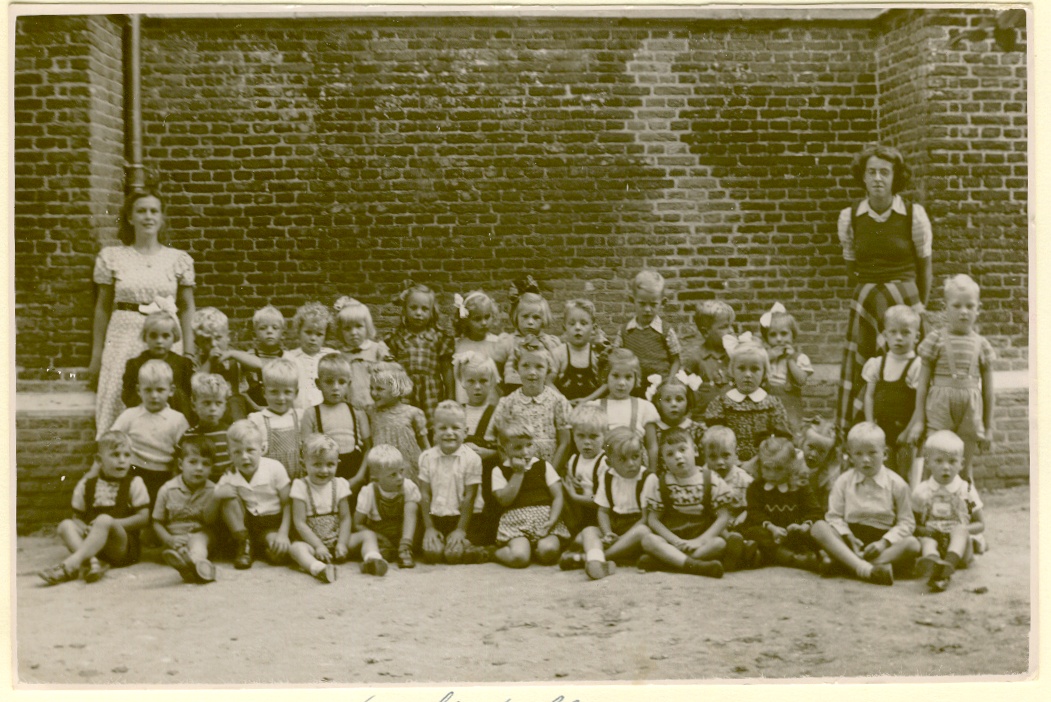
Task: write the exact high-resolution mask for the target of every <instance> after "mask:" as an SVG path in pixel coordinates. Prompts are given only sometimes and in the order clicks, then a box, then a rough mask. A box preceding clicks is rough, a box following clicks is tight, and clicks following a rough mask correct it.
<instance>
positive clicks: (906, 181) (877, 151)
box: [850, 144, 912, 195]
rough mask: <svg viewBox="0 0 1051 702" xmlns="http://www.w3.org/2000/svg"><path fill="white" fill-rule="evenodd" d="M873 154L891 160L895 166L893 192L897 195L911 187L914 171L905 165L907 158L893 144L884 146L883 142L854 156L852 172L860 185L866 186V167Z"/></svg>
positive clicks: (891, 189) (891, 188)
mask: <svg viewBox="0 0 1051 702" xmlns="http://www.w3.org/2000/svg"><path fill="white" fill-rule="evenodd" d="M873 156H875V157H876V158H881V159H883V160H884V161H889V162H890V163H891V164H893V166H894V182H893V183H891V187H890V191H891V193H893V194H894V195H897V194H898V193H900V192H902V191H904V190H908V189H909V186H910V185H911V184H912V172H911V171H910V170H909V167H908V166H907V165H905V158H904V157H903V156H902V155H901V152H900V151H898V150H897V149H895V148H894V147H893V146H883V145H882V144H876V145H875V146H870V147H868V148H867V149H865V150H864V151H862V152H861V153H860V154H858V155H857V156H855V157H854V163H853V164H851V166H850V172H851V173H852V174H853V175H854V180H855V181H857V183H858V185H860V186H861V187H863V188H864V187H865V169H866V168H867V167H868V164H869V159H870V158H872V157H873Z"/></svg>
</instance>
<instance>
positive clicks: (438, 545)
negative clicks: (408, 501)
mask: <svg viewBox="0 0 1051 702" xmlns="http://www.w3.org/2000/svg"><path fill="white" fill-rule="evenodd" d="M466 436H467V426H466V416H465V414H464V411H463V407H461V406H460V405H459V404H457V403H456V402H453V401H452V400H445V401H443V402H439V403H438V406H437V407H436V408H435V410H434V443H435V445H434V446H433V447H431V448H429V449H427V450H426V451H424V452H423V453H421V454H420V494H421V495H422V498H423V499H422V500H421V502H420V508H421V510H422V514H423V526H424V534H423V554H424V556H425V557H426V558H427V560H429V561H430V562H431V563H442V562H445V563H449V564H456V563H483V562H485V561H487V560H489V552H488V551H487V550H486V549H484V548H480V547H478V546H475V545H474V544H477V543H479V542H480V541H481V534H480V533H479V531H478V530H479V528H480V525H481V522H480V520H477V519H474V518H475V517H480V516H481V512H482V508H483V507H484V506H485V503H484V501H483V499H482V496H481V494H480V490H479V486H480V485H481V483H482V459H481V458H479V457H478V454H476V453H475V452H474V451H472V450H471V449H469V448H467V446H466V445H464V443H463V441H464V439H465V438H466Z"/></svg>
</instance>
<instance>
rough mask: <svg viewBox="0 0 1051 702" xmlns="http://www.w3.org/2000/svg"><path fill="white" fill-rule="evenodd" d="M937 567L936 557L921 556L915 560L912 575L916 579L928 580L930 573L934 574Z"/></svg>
mask: <svg viewBox="0 0 1051 702" xmlns="http://www.w3.org/2000/svg"><path fill="white" fill-rule="evenodd" d="M937 565H938V556H936V555H927V556H921V557H919V558H917V559H916V569H915V570H914V571H913V574H914V576H915V577H917V578H930V577H931V573H933V572H934V569H935V567H936V566H937Z"/></svg>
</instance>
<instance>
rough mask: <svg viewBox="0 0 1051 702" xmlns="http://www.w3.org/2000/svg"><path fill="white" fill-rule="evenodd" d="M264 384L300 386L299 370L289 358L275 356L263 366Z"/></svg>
mask: <svg viewBox="0 0 1051 702" xmlns="http://www.w3.org/2000/svg"><path fill="white" fill-rule="evenodd" d="M263 385H264V386H265V385H295V386H296V388H298V387H299V370H298V369H297V368H296V364H295V363H293V362H292V361H290V360H288V359H287V358H275V359H274V360H272V361H268V362H267V363H266V365H265V366H263Z"/></svg>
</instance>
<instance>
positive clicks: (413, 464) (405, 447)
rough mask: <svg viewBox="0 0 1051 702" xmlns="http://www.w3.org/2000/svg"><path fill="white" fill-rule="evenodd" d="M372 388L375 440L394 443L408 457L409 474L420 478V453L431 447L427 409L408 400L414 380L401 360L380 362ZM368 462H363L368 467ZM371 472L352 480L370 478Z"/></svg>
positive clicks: (362, 480)
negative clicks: (408, 402)
mask: <svg viewBox="0 0 1051 702" xmlns="http://www.w3.org/2000/svg"><path fill="white" fill-rule="evenodd" d="M370 378H371V379H370V392H371V393H372V401H373V409H372V414H371V415H370V416H369V425H370V426H371V428H372V443H373V444H390V445H391V446H394V447H395V448H396V449H398V451H399V452H400V453H401V455H402V457H404V458H405V463H406V470H407V475H408V477H409V479H410V480H412V482H414V483H415V482H417V480H418V478H417V471H418V466H419V461H420V453H421V452H422V451H424V450H426V449H428V448H430V447H431V443H430V441H429V440H428V438H427V418H426V417H425V416H424V414H423V410H421V409H419V408H417V407H413V406H412V405H407V404H405V400H406V398H408V397H411V396H412V387H413V386H412V381H411V380H410V379H409V376H408V374H407V373H406V372H405V369H404V368H402V367H401V366H400V365H398V364H397V363H377V364H376V365H374V366H373V367H372V371H371V376H370ZM366 467H367V466H364V465H363V466H362V468H363V469H364V468H366ZM367 479H368V478H367V472H366V473H365V474H364V475H357V476H355V477H354V479H353V480H352V481H351V482H352V483H354V484H355V485H358V484H364V483H365V482H366V481H367Z"/></svg>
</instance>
